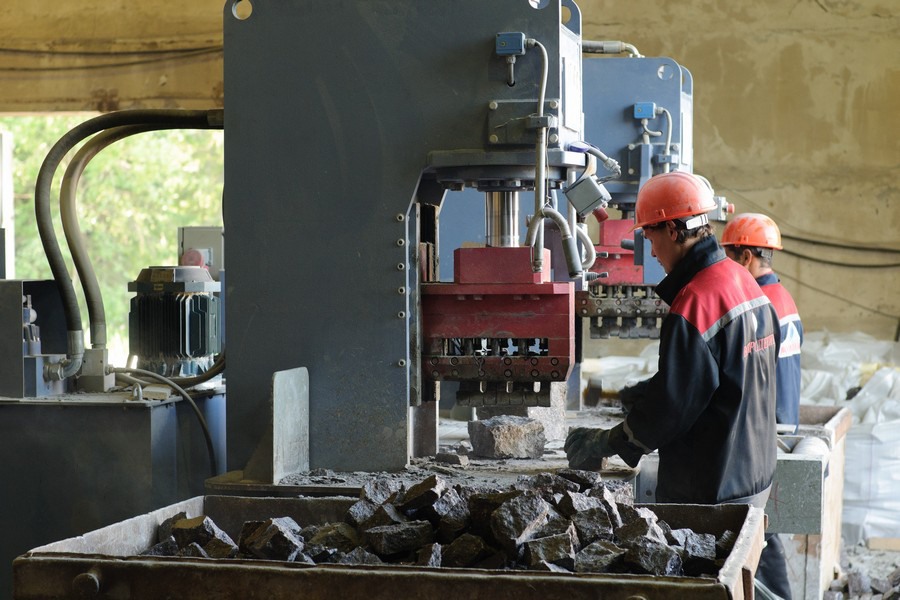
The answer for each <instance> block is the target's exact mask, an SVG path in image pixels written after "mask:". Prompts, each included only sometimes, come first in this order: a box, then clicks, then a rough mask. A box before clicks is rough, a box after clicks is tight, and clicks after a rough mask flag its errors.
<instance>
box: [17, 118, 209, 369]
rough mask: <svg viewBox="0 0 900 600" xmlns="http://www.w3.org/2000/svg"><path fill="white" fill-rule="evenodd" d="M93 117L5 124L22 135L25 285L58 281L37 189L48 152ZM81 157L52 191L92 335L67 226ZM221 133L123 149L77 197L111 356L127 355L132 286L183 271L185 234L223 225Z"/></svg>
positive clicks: (137, 140)
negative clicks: (70, 188)
mask: <svg viewBox="0 0 900 600" xmlns="http://www.w3.org/2000/svg"><path fill="white" fill-rule="evenodd" d="M91 116H92V115H66V116H53V117H44V116H27V117H2V118H0V128H3V129H6V130H9V131H11V132H12V134H13V142H14V151H13V154H14V157H13V160H14V190H15V208H14V212H15V227H16V231H15V236H16V253H15V268H16V278H18V279H49V278H51V277H52V275H51V273H50V266H49V264H48V263H47V259H46V257H45V254H44V251H43V248H42V245H41V240H40V238H39V236H38V233H37V225H36V223H35V217H34V184H35V180H36V179H37V174H38V171H39V169H40V166H41V163H42V162H43V160H44V157H45V156H46V154H47V152H48V151H49V150H50V148H51V147H52V146H53V144H55V143H56V141H57V140H59V138H60V137H62V136H63V135H64V134H65V133H66V132H67V131H68V130H70V129H71V128H72V127H74V126H76V125H78V124H79V123H81V122H83V121H85V120H87V119H88V118H90V117H91ZM76 151H77V149H76V150H74V151H73V152H71V153H70V154H69V155H68V156H67V157H66V160H65V161H64V162H63V163H62V164H61V165H60V167H59V169H58V171H57V174H56V178H55V180H54V186H53V194H54V196H53V218H54V223H56V232H57V238H58V240H59V243H60V245H61V247H62V250H63V256H65V257H66V261H67V265H68V267H69V273H70V276H71V277H72V279H73V281H75V283H76V292H77V294H78V298H79V301H80V302H81V304H82V313H83V319H84V328H85V336H86V339H85V342H86V343H89V341H90V340H89V338H88V336H87V330H88V318H87V310H86V308H84V299H83V295H82V292H81V286H80V284H79V282H78V277H77V273H76V270H75V266H74V264H73V263H72V260H71V255H70V254H69V251H68V248H67V247H66V244H65V237H64V235H63V231H62V225H61V224H60V221H59V210H58V199H59V188H60V183H61V181H62V176H63V173H65V169H66V167H67V166H68V161H69V160H70V159H71V158H72V157H73V156H74V154H75V152H76ZM223 163H224V138H223V135H222V132H221V131H194V130H174V131H160V132H149V133H143V134H139V135H136V136H133V137H130V138H127V139H125V140H122V141H119V142H117V143H115V144H113V145H111V146H109V147H107V148H106V149H105V150H103V151H102V152H101V153H100V154H98V155H97V156H96V157H95V158H94V159H93V160H92V161H91V162H90V164H89V165H88V166H87V168H86V169H85V172H84V174H83V175H82V177H81V181H80V184H79V186H78V190H77V192H78V193H77V206H78V216H79V224H80V227H81V231H82V233H83V234H84V236H85V238H86V244H87V250H88V252H89V256H90V258H91V262H92V263H93V266H94V270H95V271H96V273H97V277H98V279H99V282H100V288H101V291H102V294H103V301H104V306H105V309H106V317H107V328H108V332H109V333H108V337H109V341H110V347H111V348H110V350H111V357H112V358H113V360H114V362H115V363H117V364H122V363H123V362H124V359H125V356H126V354H127V323H128V309H129V301H130V299H131V296H132V294H131V293H129V292H128V282H130V281H133V280H134V279H135V278H136V277H137V275H138V273H139V272H140V270H141V269H142V268H143V267H147V266H151V265H174V264H177V260H178V256H177V245H178V227H181V226H199V225H204V226H221V225H222V208H221V206H222V202H221V199H222V187H223V180H224V174H223V172H224V168H223Z"/></svg>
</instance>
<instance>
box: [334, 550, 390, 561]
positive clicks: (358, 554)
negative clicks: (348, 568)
mask: <svg viewBox="0 0 900 600" xmlns="http://www.w3.org/2000/svg"><path fill="white" fill-rule="evenodd" d="M337 562H338V564H342V565H380V564H382V562H383V561H382V560H381V559H380V558H378V557H377V556H375V555H374V554H372V553H371V552H368V551H366V550H365V549H363V548H354V549H353V550H351V551H350V552H348V553H347V554H345V555H343V556H342V557H341V558H340V559H339V560H338V561H337Z"/></svg>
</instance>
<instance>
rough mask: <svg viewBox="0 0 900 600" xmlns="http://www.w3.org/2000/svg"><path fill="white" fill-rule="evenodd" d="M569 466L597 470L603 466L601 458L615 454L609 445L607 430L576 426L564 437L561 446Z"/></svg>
mask: <svg viewBox="0 0 900 600" xmlns="http://www.w3.org/2000/svg"><path fill="white" fill-rule="evenodd" d="M563 448H564V449H565V451H566V458H568V459H569V468H572V469H580V470H585V471H598V470H600V469H601V468H602V466H603V459H604V458H606V457H607V456H612V455H613V454H615V453H616V452H615V450H613V449H612V448H610V447H609V430H608V429H592V428H590V427H576V428H575V429H573V430H571V431H570V432H569V435H568V436H567V437H566V444H565V446H563Z"/></svg>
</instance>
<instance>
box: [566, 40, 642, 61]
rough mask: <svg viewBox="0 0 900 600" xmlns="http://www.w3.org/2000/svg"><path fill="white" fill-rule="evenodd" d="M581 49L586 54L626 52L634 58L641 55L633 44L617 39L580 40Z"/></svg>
mask: <svg viewBox="0 0 900 600" xmlns="http://www.w3.org/2000/svg"><path fill="white" fill-rule="evenodd" d="M581 51H582V52H583V53H588V54H622V53H623V52H627V53H628V54H631V55H632V56H634V57H635V58H642V57H643V55H642V54H641V53H640V52H638V49H637V48H636V47H635V46H634V45H632V44H629V43H627V42H621V41H618V40H604V41H593V40H582V41H581Z"/></svg>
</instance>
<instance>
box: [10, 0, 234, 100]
mask: <svg viewBox="0 0 900 600" xmlns="http://www.w3.org/2000/svg"><path fill="white" fill-rule="evenodd" d="M224 4H225V2H224V0H192V1H191V2H168V1H165V0H148V1H142V2H132V1H128V0H62V1H60V0H6V1H5V2H2V3H0V40H2V42H0V112H36V111H55V110H67V111H85V110H98V111H109V110H117V109H124V108H209V107H211V106H221V105H222V97H223V92H224V86H223V84H222V14H223V6H224Z"/></svg>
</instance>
